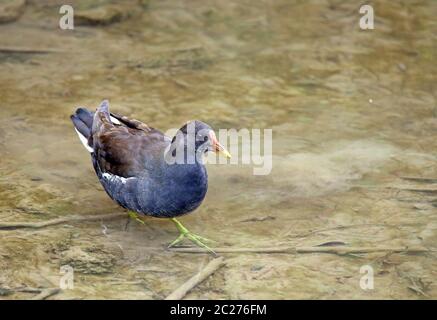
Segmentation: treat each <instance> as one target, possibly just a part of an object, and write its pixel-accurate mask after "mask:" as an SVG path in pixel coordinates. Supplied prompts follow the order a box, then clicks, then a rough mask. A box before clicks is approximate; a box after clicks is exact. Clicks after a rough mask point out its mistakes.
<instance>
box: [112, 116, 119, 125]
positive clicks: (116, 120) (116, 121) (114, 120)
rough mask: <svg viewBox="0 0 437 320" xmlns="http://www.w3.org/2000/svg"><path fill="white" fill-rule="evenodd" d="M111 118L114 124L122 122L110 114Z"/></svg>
mask: <svg viewBox="0 0 437 320" xmlns="http://www.w3.org/2000/svg"><path fill="white" fill-rule="evenodd" d="M110 118H111V122H112V123H113V124H121V122H120V121H118V119H116V118H114V117H113V116H110Z"/></svg>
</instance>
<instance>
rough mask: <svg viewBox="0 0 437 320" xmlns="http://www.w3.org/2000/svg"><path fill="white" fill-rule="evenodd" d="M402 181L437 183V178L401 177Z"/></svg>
mask: <svg viewBox="0 0 437 320" xmlns="http://www.w3.org/2000/svg"><path fill="white" fill-rule="evenodd" d="M401 179H404V180H407V181H415V182H422V183H437V178H422V177H401Z"/></svg>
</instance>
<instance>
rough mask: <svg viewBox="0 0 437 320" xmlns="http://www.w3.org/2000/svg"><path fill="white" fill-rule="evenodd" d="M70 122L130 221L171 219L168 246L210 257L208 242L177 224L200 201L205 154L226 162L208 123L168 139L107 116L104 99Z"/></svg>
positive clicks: (205, 179) (142, 126)
mask: <svg viewBox="0 0 437 320" xmlns="http://www.w3.org/2000/svg"><path fill="white" fill-rule="evenodd" d="M70 118H71V120H72V122H73V125H74V129H75V131H76V133H77V134H78V136H79V139H80V141H81V142H82V144H83V146H84V147H85V149H86V150H87V151H88V152H89V153H90V155H91V160H92V164H93V167H94V171H95V173H96V175H97V177H98V179H99V181H100V183H101V184H102V186H103V188H104V190H105V191H106V193H107V194H108V195H109V197H110V198H111V199H112V200H114V201H115V202H116V203H118V204H119V205H120V206H121V207H123V208H125V209H127V210H128V214H129V216H130V217H131V218H134V219H136V220H138V221H140V222H142V223H144V222H143V220H142V218H143V217H145V216H151V217H156V218H168V219H171V221H173V223H174V224H175V226H176V228H177V229H178V231H179V236H178V237H177V238H176V239H175V240H174V241H172V242H171V243H170V244H169V245H168V247H173V246H176V245H178V244H180V243H181V242H182V241H183V240H184V239H188V240H190V241H191V242H193V243H194V244H195V245H197V246H199V247H201V248H203V249H205V250H207V251H208V252H210V253H212V254H214V255H215V252H214V251H213V250H212V249H211V248H210V247H209V246H208V245H207V244H206V243H207V242H208V241H210V240H209V239H207V238H204V237H202V236H199V235H197V234H195V233H192V232H191V231H189V230H188V229H187V228H186V227H185V226H184V225H183V224H182V223H181V222H180V221H179V220H178V219H177V217H180V216H182V215H185V214H189V213H191V212H193V211H194V210H195V209H197V208H198V207H199V206H200V205H201V203H202V201H203V200H204V198H205V196H206V193H207V189H208V174H207V170H206V167H205V163H204V158H205V155H206V153H208V152H217V153H221V154H222V155H224V156H225V157H227V158H230V157H231V155H230V153H229V152H228V151H227V150H226V148H225V147H224V146H223V145H222V144H220V142H219V141H218V140H217V137H216V134H215V132H214V130H213V129H212V128H211V127H210V126H209V125H208V124H206V123H204V122H202V121H198V120H192V121H188V122H186V123H185V124H184V125H183V126H182V127H181V128H180V129H179V130H178V131H177V133H176V134H175V135H174V136H173V137H169V136H166V135H165V134H163V133H162V132H161V131H159V130H157V129H155V128H152V127H150V126H148V125H147V124H145V123H143V122H141V121H139V120H135V119H131V118H128V117H126V116H123V115H119V114H116V113H112V112H110V111H109V102H108V100H103V101H102V102H101V103H100V105H99V107H98V108H97V109H96V111H95V112H92V111H90V110H88V109H87V108H86V107H79V108H77V109H76V111H75V113H74V114H73V115H71V116H70Z"/></svg>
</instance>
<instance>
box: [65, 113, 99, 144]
mask: <svg viewBox="0 0 437 320" xmlns="http://www.w3.org/2000/svg"><path fill="white" fill-rule="evenodd" d="M70 118H71V121H73V125H74V129H75V130H76V132H77V134H78V136H79V139H80V141H81V142H82V144H83V145H84V147H85V148H86V149H87V150H88V151H89V152H93V151H94V149H93V147H92V127H93V118H94V114H93V112H91V111H89V110H88V109H86V108H78V109H77V110H76V112H75V114H73V115H71V117H70Z"/></svg>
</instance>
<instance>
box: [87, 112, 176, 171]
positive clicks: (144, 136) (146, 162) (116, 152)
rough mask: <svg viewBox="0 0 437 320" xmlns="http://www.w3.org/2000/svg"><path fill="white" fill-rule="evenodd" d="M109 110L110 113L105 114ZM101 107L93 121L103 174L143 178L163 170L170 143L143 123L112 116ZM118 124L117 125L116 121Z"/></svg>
mask: <svg viewBox="0 0 437 320" xmlns="http://www.w3.org/2000/svg"><path fill="white" fill-rule="evenodd" d="M105 109H106V110H105ZM106 111H108V110H107V108H103V109H102V107H100V108H99V109H98V110H97V111H96V113H95V116H94V120H93V132H92V134H93V148H94V153H95V155H94V156H95V157H96V160H97V162H98V163H99V166H100V169H101V171H102V173H105V172H108V173H111V174H115V175H117V176H120V177H125V178H129V177H142V176H147V175H149V174H150V172H151V171H153V170H157V169H159V165H160V162H161V161H162V159H163V158H162V155H163V152H164V150H165V148H166V147H167V145H168V144H169V139H168V138H167V137H166V136H165V135H164V134H163V133H162V132H160V131H159V130H156V129H154V128H151V127H149V126H147V125H146V124H144V123H142V122H141V121H138V120H135V119H129V118H127V117H125V116H120V115H116V114H111V116H112V117H114V118H116V119H117V120H119V123H118V124H114V123H113V122H112V121H111V117H110V114H109V111H108V112H106ZM114 122H116V121H114Z"/></svg>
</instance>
